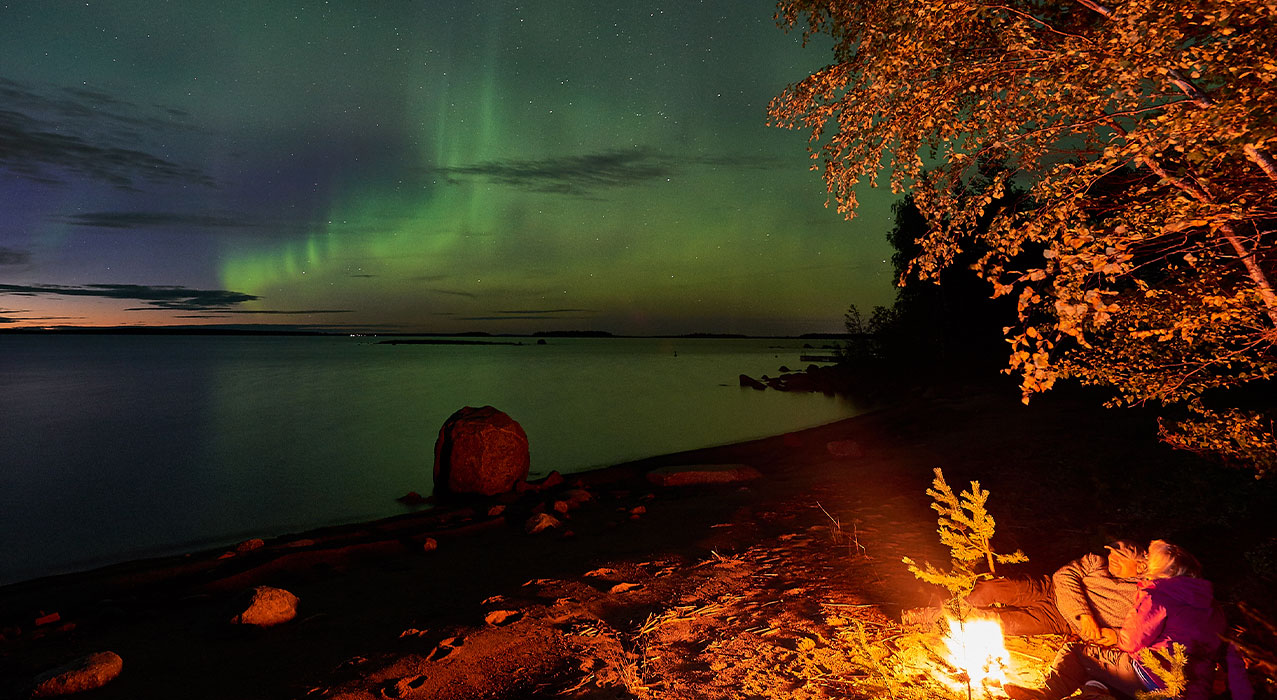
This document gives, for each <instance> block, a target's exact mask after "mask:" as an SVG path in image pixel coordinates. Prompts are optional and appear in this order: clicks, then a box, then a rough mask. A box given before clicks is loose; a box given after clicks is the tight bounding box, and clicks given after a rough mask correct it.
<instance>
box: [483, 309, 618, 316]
mask: <svg viewBox="0 0 1277 700" xmlns="http://www.w3.org/2000/svg"><path fill="white" fill-rule="evenodd" d="M497 313H499V314H523V315H529V316H535V315H538V314H595V313H598V311H597V310H596V309H514V310H511V311H498V312H497Z"/></svg>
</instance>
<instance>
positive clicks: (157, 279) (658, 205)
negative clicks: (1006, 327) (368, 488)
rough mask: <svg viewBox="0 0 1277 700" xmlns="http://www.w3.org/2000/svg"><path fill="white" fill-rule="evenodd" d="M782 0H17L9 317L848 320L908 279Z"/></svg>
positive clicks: (612, 325)
mask: <svg viewBox="0 0 1277 700" xmlns="http://www.w3.org/2000/svg"><path fill="white" fill-rule="evenodd" d="M773 12H774V7H773V5H772V4H771V3H770V2H768V1H767V0H748V1H746V0H707V1H704V2H694V1H690V0H681V1H679V2H670V3H656V2H637V1H636V2H631V3H625V4H620V5H616V4H607V3H600V2H596V1H594V0H590V1H586V2H576V1H567V0H555V1H553V2H547V1H541V2H504V1H502V0H485V1H484V2H470V1H467V0H455V1H454V0H449V1H447V2H444V1H443V0H438V1H431V0H419V1H417V2H404V1H398V0H397V1H394V2H377V3H367V2H354V1H353V0H351V1H349V2H336V1H334V2H291V1H288V0H270V1H269V2H263V1H262V0H248V1H240V0H227V1H221V0H219V1H218V2H188V1H181V2H178V1H174V2H163V1H160V0H102V1H96V0H95V1H91V2H50V1H48V0H31V1H30V2H8V3H4V2H0V212H2V213H0V328H3V327H8V328H16V327H22V326H65V325H72V326H87V325H185V324H233V325H237V326H242V325H257V324H269V325H276V326H289V327H303V328H315V329H341V330H360V331H383V332H392V331H395V332H406V331H425V332H461V331H487V332H491V333H527V332H533V331H540V330H601V331H610V332H614V333H622V334H665V333H669V334H678V333H688V332H696V331H705V332H719V333H748V334H763V335H769V334H794V333H804V332H829V331H837V330H840V328H841V317H842V313H843V311H844V310H845V309H846V307H847V305H848V304H849V303H853V302H854V303H856V304H858V305H860V306H861V308H862V309H863V308H866V307H868V306H873V305H875V304H886V303H889V302H890V300H891V298H892V295H893V293H894V292H893V289H892V273H891V265H890V260H889V258H890V249H889V247H888V246H887V244H886V242H885V240H884V234H885V233H886V231H887V230H888V229H889V228H890V221H891V220H890V214H889V211H890V204H891V202H892V201H893V198H892V196H891V195H890V193H889V192H888V191H887V190H886V188H885V187H884V188H882V189H879V190H873V191H869V190H868V189H867V188H866V189H865V191H864V193H863V195H862V196H863V200H862V202H863V204H862V210H861V212H860V215H859V216H858V217H857V218H856V219H855V220H853V221H851V222H847V221H845V220H843V218H842V217H841V216H840V215H839V214H838V213H837V212H836V211H834V210H833V209H832V208H830V209H826V208H825V207H824V202H825V199H826V193H825V190H824V185H823V183H822V181H821V179H820V175H819V173H816V172H812V171H811V170H809V166H810V161H809V160H808V159H807V155H806V151H805V144H806V135H805V134H803V133H800V132H794V131H785V130H781V129H776V128H771V127H768V126H767V125H766V122H767V118H766V115H765V108H766V105H767V102H768V100H769V99H770V98H771V97H773V96H774V95H776V94H777V93H779V92H780V91H781V90H782V89H783V88H784V87H785V85H787V84H789V83H792V82H795V81H797V80H799V79H801V78H802V77H804V76H805V75H806V74H807V73H809V72H810V71H811V70H812V69H815V68H818V67H820V66H821V65H823V64H824V63H825V62H827V61H828V59H829V54H828V52H827V50H826V49H825V48H824V46H823V45H819V46H811V47H808V48H807V49H802V48H801V47H800V42H799V37H798V36H795V35H788V34H785V33H784V32H783V31H781V30H780V29H778V28H777V27H776V25H775V23H774V21H773V19H772V14H773Z"/></svg>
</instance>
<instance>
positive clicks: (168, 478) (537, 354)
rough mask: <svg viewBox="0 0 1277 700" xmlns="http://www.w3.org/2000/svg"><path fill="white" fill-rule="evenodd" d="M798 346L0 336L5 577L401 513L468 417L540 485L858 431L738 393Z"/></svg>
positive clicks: (802, 397)
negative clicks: (698, 453) (501, 425)
mask: <svg viewBox="0 0 1277 700" xmlns="http://www.w3.org/2000/svg"><path fill="white" fill-rule="evenodd" d="M802 346H803V341H789V340H734V339H733V340H709V339H692V340H684V339H676V340H666V339H550V340H548V344H547V345H540V346H539V345H535V344H527V345H522V346H507V345H470V346H447V345H397V346H390V345H378V344H376V339H373V338H346V337H305V338H299V337H207V336H149V337H137V336H13V335H9V336H3V335H0V583H5V582H13V581H16V580H22V579H25V578H31V577H35V576H41V575H45V574H50V573H57V572H65V571H72V570H77V569H84V568H89V567H92V566H97V565H102V564H106V563H111V562H115V561H122V560H125V559H130V558H135V557H140V556H154V555H162V554H172V553H176V552H181V551H189V550H192V549H198V548H203V547H209V546H216V545H221V544H225V543H230V542H236V541H239V540H243V539H246V538H249V537H258V536H270V535H276V534H283V533H287V532H293V531H298V530H302V529H307V528H312V527H317V526H321V525H330V524H336V523H347V522H355V521H359V520H366V519H371V518H378V517H384V516H389V515H395V514H397V513H402V512H404V511H405V508H404V507H403V506H401V505H400V504H399V503H397V502H396V501H395V499H396V498H397V497H398V496H401V495H403V494H404V493H406V492H408V491H418V492H420V493H422V494H428V493H429V492H430V488H431V469H432V466H433V460H434V442H435V438H436V436H437V435H438V431H439V427H440V426H441V425H442V424H443V422H444V420H445V419H447V417H448V416H449V415H451V414H452V412H453V411H455V410H457V409H458V408H460V407H462V406H467V405H469V406H482V405H485V404H490V405H493V406H496V407H497V408H499V409H501V410H503V411H505V412H506V413H508V414H510V415H511V416H512V417H513V418H514V419H515V420H517V421H519V422H520V423H521V424H522V425H523V428H524V430H525V431H526V432H527V434H528V439H529V441H530V443H531V453H532V471H533V475H534V476H536V475H539V474H540V475H543V474H546V473H548V472H549V471H551V470H554V469H557V470H559V471H561V472H564V473H568V472H575V471H582V470H585V469H589V468H591V467H597V466H603V465H608V464H614V463H617V462H621V461H626V460H630V459H637V458H641V457H647V456H652V455H657V454H663V453H668V452H675V451H679V450H685V449H691V448H697V447H707V446H711V445H719V444H724V443H729V442H736V441H739V440H744V439H749V438H756V437H763V436H767V435H774V434H777V433H781V432H785V431H789V430H794V429H798V428H804V427H810V426H815V425H820V424H823V423H828V422H831V421H834V420H837V419H840V418H844V417H847V416H850V415H854V414H855V413H856V409H855V407H854V406H852V405H850V404H849V403H847V402H846V401H845V400H842V399H835V398H830V397H825V396H821V395H818V394H784V393H779V392H775V391H766V392H758V391H752V390H749V389H741V388H740V387H739V386H738V384H737V375H739V374H741V373H746V374H750V375H751V376H758V375H761V374H771V375H774V374H776V372H777V369H778V368H779V367H780V366H781V365H788V366H790V367H800V366H806V363H800V361H799V355H800V354H802V353H803V352H804V351H803V349H802ZM807 352H809V353H810V352H811V351H807Z"/></svg>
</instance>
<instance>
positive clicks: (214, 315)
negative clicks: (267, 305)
mask: <svg viewBox="0 0 1277 700" xmlns="http://www.w3.org/2000/svg"><path fill="white" fill-rule="evenodd" d="M126 311H149V309H126ZM353 312H354V309H300V310H295V311H285V310H282V309H263V310H261V311H253V310H251V309H225V310H219V311H215V312H213V313H209V314H200V315H189V316H174V318H222V317H224V316H226V315H228V314H252V315H256V314H277V315H283V316H305V315H307V314H349V313H353Z"/></svg>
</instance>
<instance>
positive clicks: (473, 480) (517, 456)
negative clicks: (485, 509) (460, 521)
mask: <svg viewBox="0 0 1277 700" xmlns="http://www.w3.org/2000/svg"><path fill="white" fill-rule="evenodd" d="M529 464H530V460H529V458H528V436H527V434H526V433H524V432H523V427H522V426H520V425H519V424H518V422H516V421H515V420H514V419H513V418H511V417H510V416H508V415H506V414H505V413H502V412H501V411H498V410H497V409H495V408H493V407H491V406H484V407H482V408H473V407H470V406H466V407H465V408H463V409H461V410H459V411H457V412H456V413H454V414H452V415H451V416H449V417H448V420H447V421H444V424H443V427H442V428H440V429H439V439H438V440H436V441H435V470H434V475H435V493H438V494H458V493H470V494H480V495H483V496H495V495H497V494H502V493H506V492H508V491H511V490H513V489H514V487H515V485H517V484H521V483H523V482H524V481H525V480H526V479H527V478H528V466H529Z"/></svg>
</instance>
